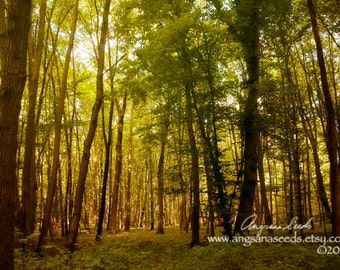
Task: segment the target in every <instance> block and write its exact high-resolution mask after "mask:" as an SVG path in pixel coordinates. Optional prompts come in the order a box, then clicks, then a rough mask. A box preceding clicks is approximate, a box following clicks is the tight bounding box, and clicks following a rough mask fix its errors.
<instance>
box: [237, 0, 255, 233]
mask: <svg viewBox="0 0 340 270" xmlns="http://www.w3.org/2000/svg"><path fill="white" fill-rule="evenodd" d="M258 1H259V0H252V1H248V2H249V4H247V5H245V4H244V1H243V0H241V1H238V2H240V7H239V8H241V10H240V12H239V15H240V16H241V18H240V19H241V20H242V18H243V19H244V20H245V21H246V23H247V25H246V26H245V28H244V29H243V31H244V36H241V37H240V39H241V41H242V43H243V47H244V51H245V60H246V64H247V72H248V81H247V86H248V97H247V100H246V104H245V109H244V120H243V132H244V180H243V184H242V187H241V196H240V205H239V209H238V216H237V219H236V224H235V229H234V233H238V232H241V226H242V224H243V222H244V220H245V219H246V218H248V217H249V216H251V215H252V211H253V203H254V199H255V188H256V183H257V165H258V164H257V163H258V157H257V149H256V148H257V146H258V141H259V130H258V129H259V128H258V124H257V118H258V108H257V105H258V104H257V99H258V97H259V89H258V83H259V76H260V65H259V49H260V48H259V47H260V46H259V26H258V23H259V19H258V16H259V15H258V10H259V3H258ZM246 7H248V10H247V11H246V12H244V13H243V11H242V9H244V8H246ZM244 225H246V224H244Z"/></svg>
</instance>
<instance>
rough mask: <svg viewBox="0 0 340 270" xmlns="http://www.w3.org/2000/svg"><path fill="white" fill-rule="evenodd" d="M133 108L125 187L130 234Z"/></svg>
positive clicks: (127, 225)
mask: <svg viewBox="0 0 340 270" xmlns="http://www.w3.org/2000/svg"><path fill="white" fill-rule="evenodd" d="M132 127H133V106H131V121H130V131H129V133H130V134H129V154H128V155H129V156H128V165H127V167H128V172H127V183H126V187H125V220H124V230H125V231H126V232H128V231H129V230H130V225H131V178H132V162H133V133H132Z"/></svg>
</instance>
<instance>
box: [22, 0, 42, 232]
mask: <svg viewBox="0 0 340 270" xmlns="http://www.w3.org/2000/svg"><path fill="white" fill-rule="evenodd" d="M39 14H40V17H39V32H38V40H37V44H36V50H35V52H33V44H32V42H33V40H32V36H31V38H30V44H31V46H30V49H31V53H30V55H31V56H30V58H29V59H30V73H31V75H30V77H29V81H28V91H29V101H28V103H29V105H28V112H27V126H26V132H25V155H24V165H23V173H22V208H23V222H24V224H23V228H24V235H25V237H27V236H28V235H30V234H32V233H33V231H34V227H35V215H36V206H37V181H36V168H35V139H36V127H35V109H36V102H37V92H38V82H39V74H40V72H39V71H40V66H41V59H42V52H43V42H44V35H45V15H46V1H42V2H41V4H40V12H39ZM31 35H32V34H31ZM33 55H34V56H35V57H34V59H33Z"/></svg>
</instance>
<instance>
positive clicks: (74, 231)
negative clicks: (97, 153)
mask: <svg viewBox="0 0 340 270" xmlns="http://www.w3.org/2000/svg"><path fill="white" fill-rule="evenodd" d="M110 4H111V0H105V3H104V9H103V21H102V26H101V33H100V41H99V48H98V69H97V79H96V100H95V103H94V104H93V107H92V113H91V121H90V127H89V130H88V133H87V136H86V139H85V142H84V150H83V156H82V160H81V164H80V169H79V176H78V182H77V188H76V194H75V199H74V210H73V216H72V221H71V226H70V233H69V235H68V237H67V242H66V246H67V248H68V249H70V250H71V251H74V248H75V243H76V242H77V237H78V229H79V221H80V217H81V211H82V203H83V196H84V190H85V183H86V176H87V172H88V166H89V162H90V151H91V146H92V142H93V139H94V135H95V133H96V129H97V121H98V114H99V112H100V108H101V106H102V102H103V96H104V85H103V74H104V62H105V43H106V38H107V32H108V21H109V11H110Z"/></svg>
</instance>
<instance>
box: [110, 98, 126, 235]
mask: <svg viewBox="0 0 340 270" xmlns="http://www.w3.org/2000/svg"><path fill="white" fill-rule="evenodd" d="M126 100H127V93H125V94H124V97H123V104H122V105H120V104H119V101H118V99H117V97H115V103H116V107H117V111H118V125H117V142H116V164H115V175H114V179H113V190H112V205H111V217H110V219H111V226H112V231H113V233H117V232H118V195H119V186H120V180H121V178H122V170H123V128H124V116H125V109H126Z"/></svg>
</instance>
